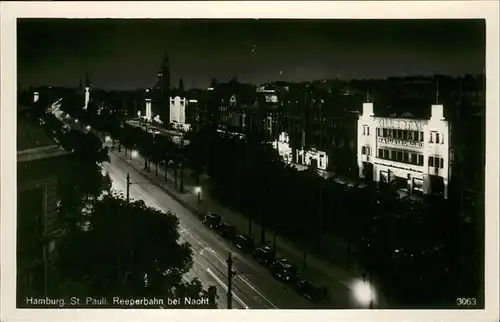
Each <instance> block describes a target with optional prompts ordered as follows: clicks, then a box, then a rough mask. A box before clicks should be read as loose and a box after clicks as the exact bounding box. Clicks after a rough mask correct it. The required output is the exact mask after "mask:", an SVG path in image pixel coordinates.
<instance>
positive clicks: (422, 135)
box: [418, 132, 424, 142]
mask: <svg viewBox="0 0 500 322" xmlns="http://www.w3.org/2000/svg"><path fill="white" fill-rule="evenodd" d="M418 133H419V141H420V142H424V132H418Z"/></svg>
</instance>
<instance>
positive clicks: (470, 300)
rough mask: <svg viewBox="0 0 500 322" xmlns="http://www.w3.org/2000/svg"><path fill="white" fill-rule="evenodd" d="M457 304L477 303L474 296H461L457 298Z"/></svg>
mask: <svg viewBox="0 0 500 322" xmlns="http://www.w3.org/2000/svg"><path fill="white" fill-rule="evenodd" d="M457 305H462V306H463V305H476V299H475V298H473V297H459V298H457Z"/></svg>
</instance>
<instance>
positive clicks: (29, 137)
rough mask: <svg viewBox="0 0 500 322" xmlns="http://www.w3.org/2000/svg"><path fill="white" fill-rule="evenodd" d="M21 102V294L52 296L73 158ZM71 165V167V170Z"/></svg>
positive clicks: (18, 266) (18, 220)
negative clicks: (62, 187)
mask: <svg viewBox="0 0 500 322" xmlns="http://www.w3.org/2000/svg"><path fill="white" fill-rule="evenodd" d="M31 110H32V109H30V108H24V109H23V108H21V109H20V110H18V118H17V296H18V306H22V305H23V303H24V301H23V299H24V298H25V297H26V296H34V297H35V296H40V297H41V296H48V295H50V294H51V284H52V283H51V281H54V280H55V274H56V271H55V267H54V261H55V258H56V249H57V241H58V237H60V236H61V235H62V233H63V229H62V228H61V223H60V221H59V220H58V213H57V200H58V193H59V191H58V182H59V181H60V178H61V176H62V175H63V174H64V173H65V172H66V173H67V166H68V165H70V164H71V161H70V160H71V159H70V158H71V156H72V154H71V153H68V152H66V151H64V150H63V149H62V148H60V147H59V146H58V145H57V144H56V142H54V140H52V139H51V138H50V137H49V135H47V133H46V132H45V131H44V129H43V128H42V127H41V126H40V124H37V123H36V121H35V120H36V118H35V120H33V118H32V117H29V114H30V112H31ZM65 170H66V171H65Z"/></svg>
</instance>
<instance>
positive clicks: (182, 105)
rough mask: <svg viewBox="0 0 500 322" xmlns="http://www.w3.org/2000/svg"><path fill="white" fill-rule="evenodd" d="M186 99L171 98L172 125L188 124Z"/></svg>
mask: <svg viewBox="0 0 500 322" xmlns="http://www.w3.org/2000/svg"><path fill="white" fill-rule="evenodd" d="M186 105H187V100H186V98H181V97H179V96H176V97H173V98H172V97H171V98H170V118H169V122H170V123H180V124H185V123H186Z"/></svg>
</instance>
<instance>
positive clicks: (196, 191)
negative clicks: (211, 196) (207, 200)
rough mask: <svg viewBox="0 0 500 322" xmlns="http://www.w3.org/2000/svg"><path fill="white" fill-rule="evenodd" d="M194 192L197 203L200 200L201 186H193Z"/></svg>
mask: <svg viewBox="0 0 500 322" xmlns="http://www.w3.org/2000/svg"><path fill="white" fill-rule="evenodd" d="M194 192H195V193H196V194H197V195H198V204H199V203H200V202H201V187H200V186H197V187H195V188H194Z"/></svg>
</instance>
